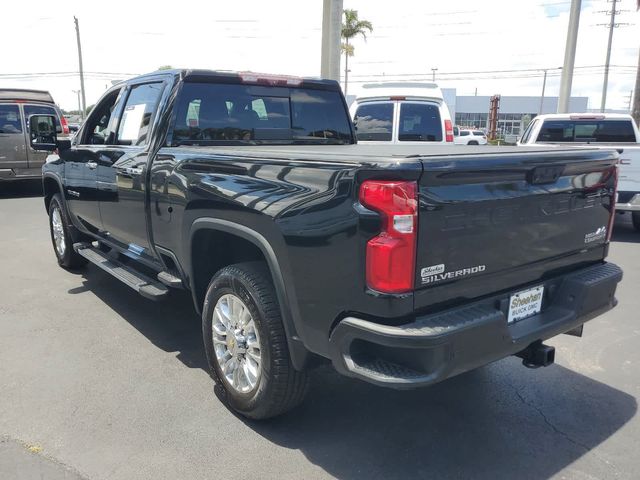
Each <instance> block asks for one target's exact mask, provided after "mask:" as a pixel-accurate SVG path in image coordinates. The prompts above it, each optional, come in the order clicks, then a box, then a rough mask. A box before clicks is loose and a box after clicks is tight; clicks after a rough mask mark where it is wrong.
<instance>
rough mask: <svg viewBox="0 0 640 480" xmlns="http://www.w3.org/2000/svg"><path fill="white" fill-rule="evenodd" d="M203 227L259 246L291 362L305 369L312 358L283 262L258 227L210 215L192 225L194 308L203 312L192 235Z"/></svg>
mask: <svg viewBox="0 0 640 480" xmlns="http://www.w3.org/2000/svg"><path fill="white" fill-rule="evenodd" d="M203 229H208V230H218V231H221V232H224V233H228V234H231V235H236V236H238V237H241V238H243V239H245V240H247V241H249V242H251V243H253V244H254V245H255V246H256V247H258V248H259V249H260V251H261V252H262V254H263V255H264V258H265V259H266V261H267V265H268V267H269V270H270V272H271V277H272V279H273V284H274V286H275V290H276V295H277V297H278V303H280V309H281V312H282V322H283V324H284V330H285V334H286V335H287V344H288V345H289V352H290V354H291V361H292V363H293V366H294V368H296V369H297V370H303V369H304V368H305V366H306V364H307V362H308V361H309V357H310V352H309V351H308V350H307V349H306V347H305V346H304V344H303V342H302V340H301V339H300V337H299V336H298V333H297V329H296V327H295V322H294V319H293V315H292V311H291V306H290V303H289V295H288V294H287V289H286V287H285V282H284V277H283V274H282V269H281V268H280V263H279V262H278V258H277V256H276V254H275V252H274V250H273V247H272V246H271V244H270V243H269V242H268V241H267V239H266V238H265V237H264V236H262V235H261V234H260V233H258V232H256V231H255V230H252V229H251V228H249V227H246V226H244V225H241V224H238V223H234V222H230V221H228V220H223V219H220V218H211V217H203V218H198V219H196V220H195V221H194V222H193V223H192V224H191V228H190V232H189V247H188V252H187V257H186V258H187V259H188V262H189V283H190V289H191V294H192V296H193V300H194V304H195V308H196V310H197V311H198V313H201V309H202V306H201V305H198V301H197V298H196V288H195V284H194V282H195V280H194V275H193V266H192V265H191V245H192V244H193V237H194V235H195V234H196V232H198V231H199V230H203Z"/></svg>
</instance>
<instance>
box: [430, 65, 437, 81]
mask: <svg viewBox="0 0 640 480" xmlns="http://www.w3.org/2000/svg"><path fill="white" fill-rule="evenodd" d="M437 71H438V69H437V68H432V69H431V81H432V82H433V83H435V82H436V72H437Z"/></svg>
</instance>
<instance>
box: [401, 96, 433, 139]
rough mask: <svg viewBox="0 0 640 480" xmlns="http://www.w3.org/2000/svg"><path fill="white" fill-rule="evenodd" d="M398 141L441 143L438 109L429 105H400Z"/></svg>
mask: <svg viewBox="0 0 640 480" xmlns="http://www.w3.org/2000/svg"><path fill="white" fill-rule="evenodd" d="M398 140H399V141H401V142H441V141H442V121H441V119H440V108H439V107H438V105H435V104H430V103H402V104H401V105H400V123H399V125H398Z"/></svg>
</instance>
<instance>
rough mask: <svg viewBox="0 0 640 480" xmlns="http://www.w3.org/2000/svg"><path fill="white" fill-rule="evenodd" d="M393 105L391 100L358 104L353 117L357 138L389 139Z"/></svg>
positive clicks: (384, 140) (381, 140) (371, 139)
mask: <svg viewBox="0 0 640 480" xmlns="http://www.w3.org/2000/svg"><path fill="white" fill-rule="evenodd" d="M393 107H394V104H393V102H385V103H369V104H366V103H365V104H364V105H360V106H359V107H358V109H357V110H356V114H355V118H354V124H355V125H356V135H357V137H358V140H364V141H367V140H369V141H379V142H388V141H391V137H392V134H393Z"/></svg>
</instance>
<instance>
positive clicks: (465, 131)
mask: <svg viewBox="0 0 640 480" xmlns="http://www.w3.org/2000/svg"><path fill="white" fill-rule="evenodd" d="M460 136H461V137H468V136H469V130H460Z"/></svg>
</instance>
